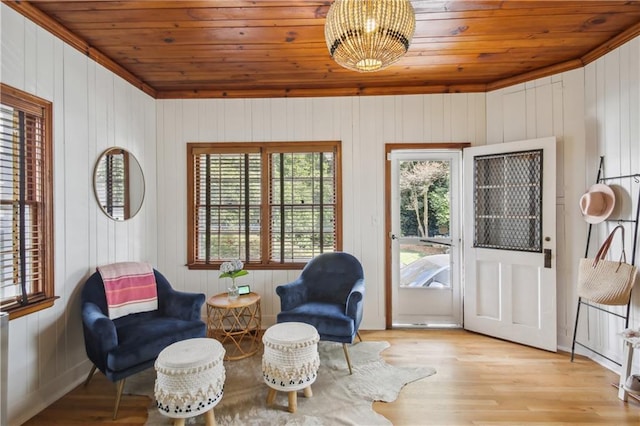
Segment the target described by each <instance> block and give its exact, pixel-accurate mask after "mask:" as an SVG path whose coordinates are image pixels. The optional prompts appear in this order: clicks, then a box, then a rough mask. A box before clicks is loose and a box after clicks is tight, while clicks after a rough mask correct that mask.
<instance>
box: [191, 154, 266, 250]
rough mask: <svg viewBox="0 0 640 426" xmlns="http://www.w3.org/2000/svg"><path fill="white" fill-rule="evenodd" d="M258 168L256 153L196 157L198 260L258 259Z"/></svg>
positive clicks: (258, 158)
mask: <svg viewBox="0 0 640 426" xmlns="http://www.w3.org/2000/svg"><path fill="white" fill-rule="evenodd" d="M260 169H261V167H260V155H259V154H257V153H252V154H243V153H238V154H222V153H220V154H216V153H211V154H203V155H198V156H197V158H196V162H195V179H194V180H195V199H196V206H195V211H196V212H197V219H196V232H197V259H198V260H200V261H205V262H209V261H219V260H229V259H236V258H238V259H242V260H244V261H251V260H253V259H259V258H260V243H259V242H260V210H261V207H260V202H261V194H260V190H261V187H260Z"/></svg>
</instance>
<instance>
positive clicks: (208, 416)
mask: <svg viewBox="0 0 640 426" xmlns="http://www.w3.org/2000/svg"><path fill="white" fill-rule="evenodd" d="M204 418H205V421H206V425H207V426H216V416H214V415H213V408H212V409H211V410H209V411H207V412H206V413H204Z"/></svg>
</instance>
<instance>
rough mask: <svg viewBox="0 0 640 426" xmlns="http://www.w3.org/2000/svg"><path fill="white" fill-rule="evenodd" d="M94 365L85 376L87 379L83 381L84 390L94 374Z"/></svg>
mask: <svg viewBox="0 0 640 426" xmlns="http://www.w3.org/2000/svg"><path fill="white" fill-rule="evenodd" d="M96 368H97V367H96V365H95V364H94V365H93V367H91V371H89V375H88V376H87V379H86V380H85V381H84V387H85V388H86V387H87V386H88V385H89V382H90V381H91V378H92V377H93V375H94V374H95V373H96Z"/></svg>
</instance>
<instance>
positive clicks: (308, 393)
mask: <svg viewBox="0 0 640 426" xmlns="http://www.w3.org/2000/svg"><path fill="white" fill-rule="evenodd" d="M312 396H313V391H312V390H311V386H307V387H306V388H304V397H305V398H311V397H312Z"/></svg>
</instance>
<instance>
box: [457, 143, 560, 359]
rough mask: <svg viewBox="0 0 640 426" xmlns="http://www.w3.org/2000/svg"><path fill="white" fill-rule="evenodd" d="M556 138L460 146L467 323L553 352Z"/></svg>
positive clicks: (470, 327) (465, 315)
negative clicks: (462, 152)
mask: <svg viewBox="0 0 640 426" xmlns="http://www.w3.org/2000/svg"><path fill="white" fill-rule="evenodd" d="M555 142H556V141H555V138H554V137H549V138H542V139H534V140H527V141H519V142H511V143H504V144H494V145H485V146H481V147H472V148H466V149H464V154H463V156H464V161H463V163H464V171H463V176H464V178H463V180H464V188H465V189H464V192H465V195H464V230H465V236H464V241H465V242H464V257H465V261H464V264H465V282H464V327H465V328H466V329H468V330H471V331H476V332H479V333H483V334H487V335H491V336H495V337H499V338H502V339H506V340H510V341H514V342H518V343H523V344H526V345H530V346H534V347H539V348H542V349H546V350H550V351H555V350H556V348H557V337H556V316H557V314H556V256H555V248H556V243H555V236H556V230H555V224H556V218H555V176H556V160H555V158H556V155H555V154H556V151H555V150H556V144H555Z"/></svg>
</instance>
